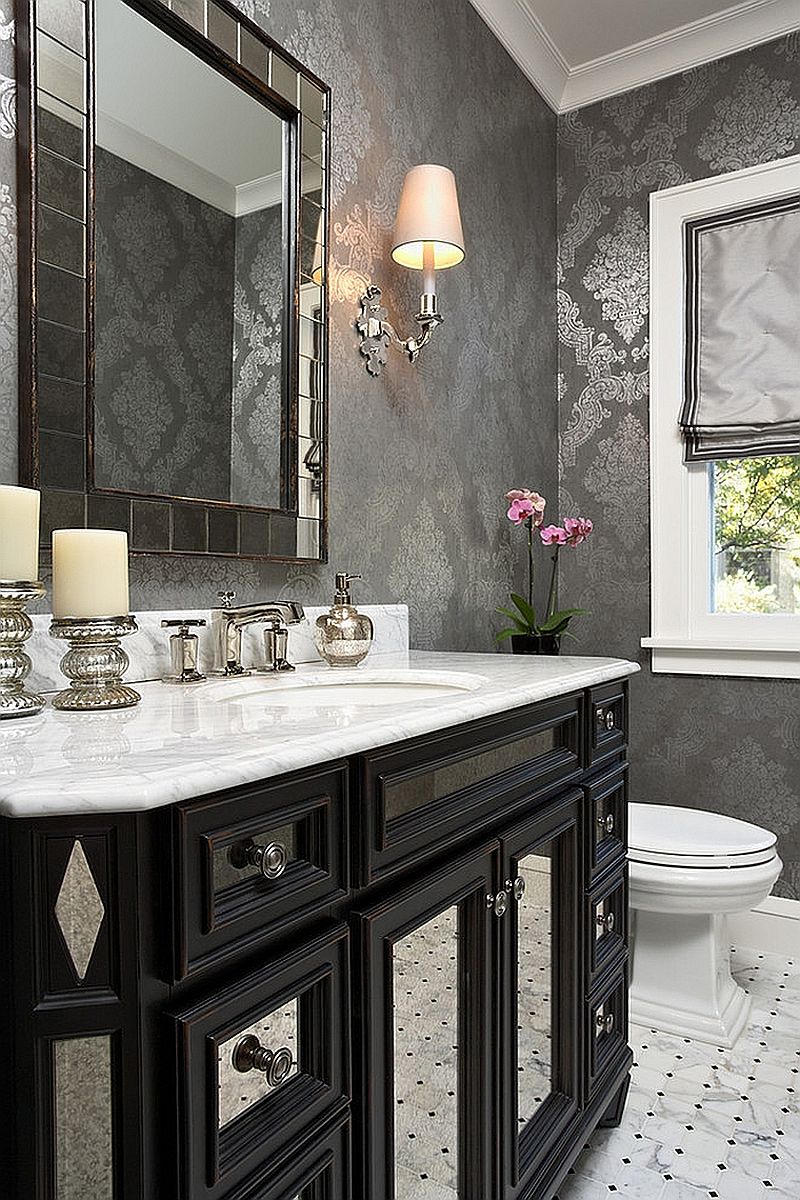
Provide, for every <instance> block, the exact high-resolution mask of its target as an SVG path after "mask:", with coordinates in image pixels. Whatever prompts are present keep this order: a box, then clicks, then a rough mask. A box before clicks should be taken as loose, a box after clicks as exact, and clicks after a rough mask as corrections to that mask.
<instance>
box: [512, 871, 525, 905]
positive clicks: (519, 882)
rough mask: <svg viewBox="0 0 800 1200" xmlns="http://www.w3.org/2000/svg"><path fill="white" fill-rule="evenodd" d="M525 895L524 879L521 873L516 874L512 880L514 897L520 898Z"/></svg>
mask: <svg viewBox="0 0 800 1200" xmlns="http://www.w3.org/2000/svg"><path fill="white" fill-rule="evenodd" d="M524 895H525V880H524V879H523V878H522V876H521V875H518V876H517V878H516V879H515V880H514V899H515V900H521V899H522V897H523V896H524Z"/></svg>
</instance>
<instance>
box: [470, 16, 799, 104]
mask: <svg viewBox="0 0 800 1200" xmlns="http://www.w3.org/2000/svg"><path fill="white" fill-rule="evenodd" d="M471 3H472V4H473V6H474V7H475V8H476V9H477V10H478V12H479V13H480V14H481V16H482V17H483V19H484V20H485V21H486V23H487V25H489V27H490V28H491V29H492V30H493V31H494V32H495V34H496V35H497V37H498V38H499V39H500V41H501V42H502V43H503V45H504V46H505V47H506V49H507V50H508V51H509V53H510V54H511V56H512V57H513V58H514V59H515V60H516V61H517V63H518V64H519V65H520V67H521V68H522V70H523V71H524V72H525V74H526V75H527V76H528V78H529V79H530V80H531V82H532V83H534V84H535V85H536V87H537V88H538V89H539V91H540V92H541V93H542V95H543V96H544V98H545V99H546V100H547V101H548V103H549V104H550V106H551V107H552V108H554V109H555V110H556V111H557V112H566V111H568V110H569V109H573V108H579V107H581V106H582V105H584V104H591V103H593V102H594V101H596V100H602V99H604V98H605V97H606V96H613V95H616V94H618V93H619V92H625V91H628V90H630V89H631V88H634V87H640V86H641V85H642V84H645V83H650V82H652V81H653V80H655V79H662V78H664V77H665V76H667V75H673V74H675V72H676V71H683V70H686V69H687V68H689V67H694V66H697V65H698V64H699V63H703V62H711V61H712V60H713V59H715V58H720V57H722V56H723V55H726V54H734V53H736V51H738V50H743V49H745V48H746V47H747V46H755V45H758V44H759V43H761V42H766V41H769V40H770V39H772V38H775V37H780V36H781V35H782V34H784V33H788V32H790V31H791V30H794V29H798V28H800V0H739V3H736V4H733V5H731V4H730V3H727V4H726V3H724V2H721V0H471Z"/></svg>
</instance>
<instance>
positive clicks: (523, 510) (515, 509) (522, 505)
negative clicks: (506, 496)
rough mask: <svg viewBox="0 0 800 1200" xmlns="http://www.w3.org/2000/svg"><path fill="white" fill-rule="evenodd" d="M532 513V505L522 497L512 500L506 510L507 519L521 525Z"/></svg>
mask: <svg viewBox="0 0 800 1200" xmlns="http://www.w3.org/2000/svg"><path fill="white" fill-rule="evenodd" d="M533 515H534V507H533V505H532V504H531V502H530V500H526V499H525V498H524V497H523V498H521V499H519V500H512V501H511V507H510V508H509V510H508V513H507V516H508V519H509V521H513V522H514V524H515V525H521V524H522V522H523V521H527V519H528V517H532V516H533Z"/></svg>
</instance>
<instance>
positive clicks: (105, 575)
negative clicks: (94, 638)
mask: <svg viewBox="0 0 800 1200" xmlns="http://www.w3.org/2000/svg"><path fill="white" fill-rule="evenodd" d="M129 604H130V600H129V596H128V535H127V533H123V532H122V531H121V530H118V529H56V530H54V532H53V616H54V617H125V616H127V615H128V606H129Z"/></svg>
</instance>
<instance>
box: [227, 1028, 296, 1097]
mask: <svg viewBox="0 0 800 1200" xmlns="http://www.w3.org/2000/svg"><path fill="white" fill-rule="evenodd" d="M231 1062H232V1063H233V1065H234V1067H235V1069H236V1070H237V1071H240V1072H241V1073H242V1074H243V1075H245V1074H246V1073H247V1072H248V1071H261V1072H263V1074H264V1078H265V1079H266V1081H267V1083H268V1084H269V1086H270V1087H273V1088H276V1087H280V1085H281V1084H282V1083H283V1081H284V1079H286V1077H287V1076H288V1075H289V1073H290V1071H291V1069H292V1067H293V1066H294V1059H293V1058H292V1052H291V1050H290V1049H289V1047H288V1046H281V1047H279V1049H277V1050H268V1049H267V1047H266V1046H262V1045H261V1042H260V1041H259V1040H258V1038H257V1037H256V1036H255V1034H254V1033H247V1034H245V1036H244V1037H242V1038H239V1041H238V1042H237V1043H236V1045H235V1046H234V1048H233V1054H232V1055H231Z"/></svg>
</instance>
